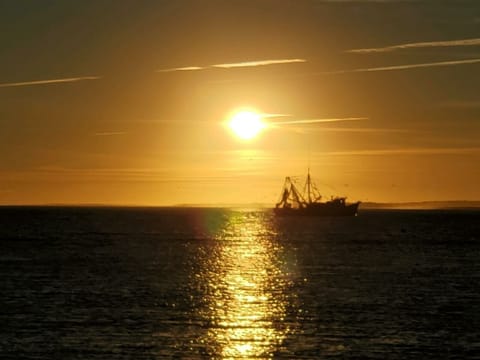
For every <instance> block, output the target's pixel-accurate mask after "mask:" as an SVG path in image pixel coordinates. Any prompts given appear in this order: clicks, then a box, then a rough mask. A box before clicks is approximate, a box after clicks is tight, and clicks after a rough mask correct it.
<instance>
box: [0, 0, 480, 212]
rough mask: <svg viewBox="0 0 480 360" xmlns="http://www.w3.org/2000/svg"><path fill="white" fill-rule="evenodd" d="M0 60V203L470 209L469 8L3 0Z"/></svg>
mask: <svg viewBox="0 0 480 360" xmlns="http://www.w3.org/2000/svg"><path fill="white" fill-rule="evenodd" d="M0 55H1V56H0V153H1V154H2V155H1V156H0V204H52V203H63V204H85V203H97V204H132V205H133V204H134V205H172V204H231V203H247V204H248V203H263V204H273V203H275V201H276V200H277V199H278V196H279V193H280V190H281V186H282V184H283V178H284V177H285V176H287V175H292V176H297V175H305V173H306V171H307V168H308V167H309V166H310V169H311V173H312V175H313V177H314V179H315V180H316V182H317V185H318V187H319V188H320V189H321V190H322V192H323V193H324V194H325V195H333V194H338V195H345V196H348V197H349V199H351V200H361V201H379V202H397V201H425V200H480V188H479V186H478V184H480V166H479V165H478V164H480V95H479V94H480V81H479V80H478V79H480V2H478V1H476V0H458V1H457V0H455V1H454V0H452V1H438V2H437V1H427V0H424V1H422V0H419V1H400V0H391V1H388V0H384V1H368V0H363V1H362V0H357V1H353V0H351V1H348V0H346V1H340V0H338V1H335V0H328V1H327V0H298V1H292V0H288V1H287V0H256V1H247V0H243V1H241V0H232V1H221V0H215V1H212V0H203V1H196V0H178V1H160V0H158V1H145V0H143V1H142V0H140V1H124V0H118V1H115V2H112V1H106V0H95V1H93V0H85V1H82V2H66V1H53V0H51V1H42V2H39V1H33V0H32V1H21V2H19V1H4V2H2V3H1V4H0ZM243 108H251V109H256V110H257V111H258V113H260V114H263V116H264V118H263V121H264V122H265V123H266V124H267V126H266V128H265V129H263V130H262V131H261V132H260V134H259V135H258V136H256V137H254V138H253V139H251V140H242V139H239V138H238V137H236V136H235V135H234V134H232V133H231V131H229V130H228V128H227V126H225V122H226V121H227V120H228V118H229V117H231V116H232V114H234V113H235V111H236V110H238V109H243Z"/></svg>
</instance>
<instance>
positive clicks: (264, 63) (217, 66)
mask: <svg viewBox="0 0 480 360" xmlns="http://www.w3.org/2000/svg"><path fill="white" fill-rule="evenodd" d="M306 61H307V60H305V59H273V60H257V61H243V62H238V63H225V64H214V65H208V66H185V67H177V68H171V69H161V70H157V72H175V71H195V70H207V69H233V68H243V67H256V66H268V65H280V64H294V63H303V62H306Z"/></svg>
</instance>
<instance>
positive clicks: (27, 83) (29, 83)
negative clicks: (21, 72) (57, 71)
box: [0, 76, 102, 88]
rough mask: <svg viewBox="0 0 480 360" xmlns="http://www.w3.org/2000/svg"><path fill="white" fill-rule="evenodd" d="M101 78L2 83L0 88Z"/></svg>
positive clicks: (86, 77)
mask: <svg viewBox="0 0 480 360" xmlns="http://www.w3.org/2000/svg"><path fill="white" fill-rule="evenodd" d="M101 78H102V77H101V76H81V77H72V78H63V79H50V80H36V81H23V82H13V83H3V84H0V88H5V87H15V86H33V85H48V84H59V83H69V82H77V81H84V80H98V79H101Z"/></svg>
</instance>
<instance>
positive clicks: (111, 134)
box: [93, 131, 126, 136]
mask: <svg viewBox="0 0 480 360" xmlns="http://www.w3.org/2000/svg"><path fill="white" fill-rule="evenodd" d="M125 134H126V132H124V131H107V132H97V133H95V134H93V135H94V136H114V135H125Z"/></svg>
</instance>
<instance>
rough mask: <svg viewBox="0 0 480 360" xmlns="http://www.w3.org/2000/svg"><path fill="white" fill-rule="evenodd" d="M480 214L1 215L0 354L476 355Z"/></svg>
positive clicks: (65, 211) (479, 341)
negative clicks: (314, 215) (317, 216)
mask: <svg viewBox="0 0 480 360" xmlns="http://www.w3.org/2000/svg"><path fill="white" fill-rule="evenodd" d="M479 234H480V212H474V211H370V212H366V211H364V212H361V213H360V216H358V217H352V218H321V219H314V218H280V219H279V218H275V217H274V216H273V214H272V213H271V212H270V211H256V210H224V209H181V208H179V209H140V208H116V209H110V208H0V246H1V248H0V249H1V250H0V276H1V284H2V285H1V291H0V306H1V310H0V324H1V325H0V358H2V359H127V358H128V359H169V358H178V359H209V358H212V359H233V358H245V359H251V358H260V359H297V358H301V359H315V358H319V359H323V358H342V359H474V358H477V359H478V356H479V354H480V235H479Z"/></svg>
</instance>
